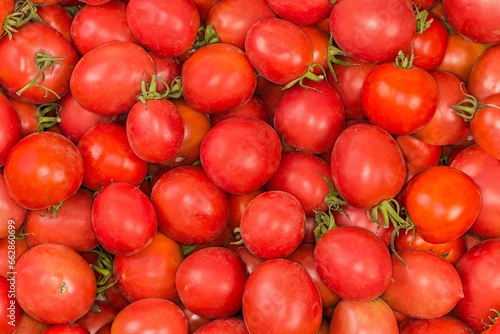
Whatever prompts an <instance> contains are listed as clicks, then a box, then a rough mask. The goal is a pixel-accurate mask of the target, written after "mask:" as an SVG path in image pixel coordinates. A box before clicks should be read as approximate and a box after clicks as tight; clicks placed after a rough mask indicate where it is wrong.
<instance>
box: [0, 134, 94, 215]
mask: <svg viewBox="0 0 500 334" xmlns="http://www.w3.org/2000/svg"><path fill="white" fill-rule="evenodd" d="M54 162H57V163H54ZM19 166H23V168H19ZM83 172H84V165H83V160H82V156H81V154H80V152H79V151H78V149H77V148H76V146H75V145H74V144H73V143H72V142H71V141H70V140H69V139H67V138H65V137H64V136H62V135H59V134H56V133H52V132H40V133H33V134H31V135H29V136H27V137H24V138H23V139H22V140H21V141H20V142H19V143H17V145H16V146H15V147H14V149H12V151H11V152H10V154H9V156H8V157H7V161H6V163H5V169H4V178H5V186H6V189H7V191H8V193H9V195H10V196H11V197H12V199H13V200H14V201H15V202H16V203H17V204H19V205H20V206H22V207H24V208H27V209H30V210H41V209H45V208H47V207H49V206H54V205H56V204H59V203H61V202H62V201H64V200H66V199H67V198H69V197H70V196H71V195H73V194H74V193H75V192H76V191H77V190H78V188H80V185H81V184H82V178H83Z"/></svg>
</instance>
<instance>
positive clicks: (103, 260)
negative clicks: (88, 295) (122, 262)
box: [90, 246, 117, 293]
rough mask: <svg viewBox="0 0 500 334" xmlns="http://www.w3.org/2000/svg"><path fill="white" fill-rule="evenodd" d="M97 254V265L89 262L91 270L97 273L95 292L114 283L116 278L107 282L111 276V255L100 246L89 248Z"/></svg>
mask: <svg viewBox="0 0 500 334" xmlns="http://www.w3.org/2000/svg"><path fill="white" fill-rule="evenodd" d="M91 252H93V253H96V254H97V265H94V264H91V265H90V267H91V268H92V270H94V271H95V272H97V273H98V274H99V277H98V279H97V293H100V292H102V291H104V290H106V289H108V288H110V287H112V286H113V285H115V284H116V282H117V281H116V280H115V281H114V282H112V283H109V280H110V278H111V277H112V276H113V255H111V254H110V253H109V252H108V251H106V250H105V249H104V248H102V246H99V247H98V248H97V249H93V250H91Z"/></svg>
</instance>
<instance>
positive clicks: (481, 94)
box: [467, 7, 500, 100]
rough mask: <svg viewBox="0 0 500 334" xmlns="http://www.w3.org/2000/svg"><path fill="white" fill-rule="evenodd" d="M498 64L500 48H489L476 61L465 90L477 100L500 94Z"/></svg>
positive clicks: (499, 69)
mask: <svg viewBox="0 0 500 334" xmlns="http://www.w3.org/2000/svg"><path fill="white" fill-rule="evenodd" d="M499 11H500V7H499ZM499 15H500V14H499ZM499 62H500V46H493V47H491V48H489V49H488V50H486V51H485V52H484V53H483V54H481V55H480V56H479V58H478V59H477V60H476V63H475V64H474V67H473V68H472V70H471V72H470V75H469V79H468V80H467V88H468V89H469V92H470V93H471V94H472V95H474V97H475V98H477V99H478V100H483V99H485V98H487V97H489V96H491V95H493V94H497V93H500V83H499V81H500V66H499V65H498V63H499Z"/></svg>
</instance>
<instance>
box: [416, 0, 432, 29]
mask: <svg viewBox="0 0 500 334" xmlns="http://www.w3.org/2000/svg"><path fill="white" fill-rule="evenodd" d="M413 5H414V6H415V10H414V13H415V18H416V19H417V34H421V33H423V32H424V31H426V30H427V29H428V28H429V27H430V26H431V23H432V21H434V19H431V20H429V21H427V17H428V16H429V12H428V11H426V10H425V9H424V10H422V11H420V10H419V7H417V5H416V4H415V3H413Z"/></svg>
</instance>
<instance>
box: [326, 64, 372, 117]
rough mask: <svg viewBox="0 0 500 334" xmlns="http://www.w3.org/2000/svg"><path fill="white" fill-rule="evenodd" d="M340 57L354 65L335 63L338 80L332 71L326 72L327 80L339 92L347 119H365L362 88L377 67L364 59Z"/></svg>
mask: <svg viewBox="0 0 500 334" xmlns="http://www.w3.org/2000/svg"><path fill="white" fill-rule="evenodd" d="M338 59H339V60H341V61H345V62H348V63H351V64H354V65H353V66H345V65H339V64H333V71H334V72H335V75H336V77H337V80H335V78H334V77H333V75H332V73H331V72H330V71H328V72H327V73H326V75H327V80H328V82H329V83H330V85H332V86H333V88H335V90H336V91H337V93H339V95H340V98H341V99H342V102H343V103H344V110H345V114H346V119H347V120H351V119H364V118H366V115H365V112H364V110H363V108H362V106H361V88H362V87H363V83H364V82H365V79H366V77H367V76H368V73H370V72H371V70H372V69H373V68H374V67H375V64H372V63H365V62H364V61H360V60H357V59H354V58H351V57H344V56H340V57H339V58H338ZM337 81H338V83H337Z"/></svg>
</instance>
